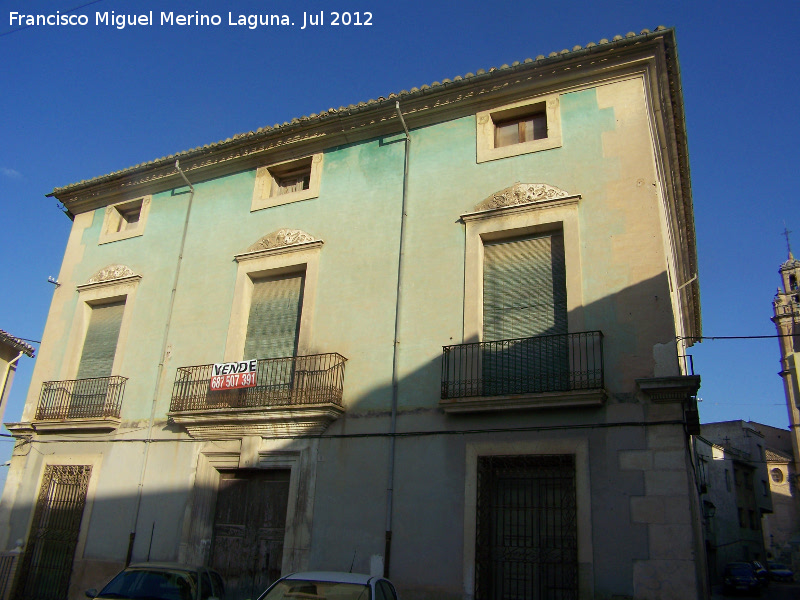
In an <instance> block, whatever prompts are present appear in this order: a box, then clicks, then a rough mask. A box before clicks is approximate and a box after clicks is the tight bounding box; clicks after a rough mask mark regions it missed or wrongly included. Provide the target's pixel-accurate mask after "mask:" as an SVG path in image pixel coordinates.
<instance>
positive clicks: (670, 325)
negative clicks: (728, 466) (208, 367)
mask: <svg viewBox="0 0 800 600" xmlns="http://www.w3.org/2000/svg"><path fill="white" fill-rule="evenodd" d="M560 111H561V127H562V145H561V146H560V147H558V148H553V149H549V150H546V151H542V152H534V153H530V154H523V155H519V156H514V157H510V158H506V159H503V160H493V161H488V162H483V163H480V164H478V163H477V162H476V158H475V147H476V123H475V118H474V116H466V117H458V118H453V119H452V120H449V121H445V122H442V123H439V124H436V125H431V126H427V127H423V128H420V129H414V130H412V132H411V142H410V159H409V161H410V164H409V171H408V173H409V176H408V195H407V207H406V210H407V214H408V218H407V223H406V240H405V243H406V245H405V255H404V257H403V273H402V276H403V288H402V295H401V305H400V329H399V346H398V348H399V350H398V351H399V363H398V364H399V372H398V378H399V382H400V384H399V392H398V400H399V410H400V417H399V421H398V430H399V431H401V432H403V431H405V432H419V431H427V432H436V431H439V432H444V433H441V434H437V435H433V434H431V435H426V436H421V435H414V436H409V437H403V438H399V439H398V442H397V450H396V477H395V498H396V500H395V512H394V517H393V527H394V531H395V534H394V535H395V537H394V542H393V550H392V552H393V554H392V558H391V560H392V573H393V576H394V578H395V579H396V581H397V583H398V586H399V587H400V589H401V593H403V592H406V591H407V592H408V594H409V597H416V598H424V597H429V598H433V597H436V598H446V597H453V598H456V597H462V594H464V593H468V592H465V590H468V589H469V583H468V581H467V580H466V579H465V571H464V567H463V564H462V563H463V559H464V556H463V555H464V541H465V538H464V533H463V532H464V530H465V514H466V513H465V511H466V508H465V507H466V505H467V504H466V502H467V500H466V499H465V476H466V473H467V447H468V445H469V444H473V443H475V444H484V446H481V447H486V446H485V445H486V444H490V445H491V444H494V443H497V444H501V445H502V444H506V443H510V444H514V443H518V442H522V441H529V440H531V439H536V440H538V441H540V442H541V443H542V444H544V446H542V447H546V446H547V443H552V444H554V447H556V446H558V444H559V443H562V442H563V440H567V441H569V442H570V443H575V444H578V443H579V444H581V445H582V446H581V447H585V448H586V456H587V463H586V467H585V471H583V472H581V473H579V474H578V475H579V477H581V478H582V480H583V481H585V482H586V490H587V491H588V496H587V497H588V498H589V500H588V504H587V503H586V502H584V504H582V505H581V506H579V510H581V511H590V512H591V520H590V525H591V532H589V531H588V530H587V528H586V527H585V526H583V528H582V529H581V530H580V531H579V537H580V540H581V552H582V553H583V554H582V559H581V565H582V566H581V578H582V584H581V585H582V586H584V587H583V588H582V589H590V590H594V593H595V596H596V597H597V598H611V597H612V596H614V597H623V598H624V597H636V598H643V599H644V598H654V599H655V598H690V597H693V596H692V595H693V594H694V593H695V591H696V589H697V586H696V582H695V581H694V579H695V577H696V573H695V567H694V563H693V561H694V555H693V552H694V550H693V545H692V543H693V529H692V527H693V524H692V523H693V512H692V508H691V506H690V502H689V494H690V492H691V482H690V481H689V479H688V476H687V472H688V467H687V463H686V452H687V446H686V438H685V436H684V434H683V429H682V426H681V425H680V424H676V423H678V421H679V420H680V419H682V414H681V411H680V408H679V406H680V405H678V408H676V407H675V406H674V405H653V404H650V403H649V402H647V401H645V400H644V399H643V398H642V397H641V396H640V395H637V391H636V384H635V379H636V378H643V377H653V376H654V375H656V361H657V360H658V362H659V365H660V366H659V373H658V374H659V375H678V374H679V373H678V370H677V360H675V361H674V362H673V361H672V360H670V359H669V357H667V359H666V360H665V359H664V345H669V344H671V346H672V354H675V350H674V347H675V345H674V340H675V336H676V320H675V319H676V317H675V315H674V314H673V300H672V298H673V295H674V290H671V288H670V275H669V269H670V267H669V261H668V257H667V254H668V250H667V249H668V248H669V245H668V244H667V243H666V241H665V233H664V230H663V222H664V221H665V217H664V214H663V211H664V205H663V198H662V195H661V194H662V189H663V182H662V181H660V179H659V174H658V169H657V167H656V156H655V148H656V146H657V141H656V140H655V139H654V138H653V133H652V129H651V123H650V119H651V115H650V109H649V107H648V103H647V100H646V97H645V77H644V75H642V74H638V75H632V76H629V77H627V78H622V79H619V80H609V81H606V82H604V83H602V84H601V85H597V86H596V87H588V88H570V89H568V90H564V92H563V93H562V94H561V96H560ZM403 152H404V142H403V137H402V136H398V135H389V136H384V137H381V138H376V139H372V140H368V141H365V142H359V143H355V144H351V145H344V146H339V147H334V148H327V149H325V156H324V161H323V167H322V175H321V180H320V191H319V197H317V198H314V199H309V200H305V201H301V202H293V203H291V204H286V205H280V206H275V207H272V208H269V209H266V210H258V211H255V212H251V210H250V208H251V202H252V197H253V188H254V185H255V178H256V171H255V169H252V170H246V171H242V172H239V173H236V174H233V175H229V176H226V177H224V178H218V179H211V180H208V181H197V182H193V185H194V188H195V191H194V194H193V195H192V194H190V193H189V190H188V188H180V189H177V190H172V191H168V192H161V193H156V194H153V195H152V199H151V204H150V212H149V216H148V221H147V224H146V228H145V230H144V231H143V234H142V235H141V236H139V237H134V238H129V239H124V240H119V241H115V242H109V243H104V244H99V241H100V238H101V233H102V223H103V209H102V208H100V209H97V210H96V211H94V212H93V213H85V214H79V215H77V216H76V218H75V223H74V226H73V230H72V233H71V235H70V238H69V241H68V245H67V250H66V253H65V258H64V262H63V265H62V269H61V272H60V274H59V280H60V281H61V283H62V285H61V286H60V287H59V288H57V290H56V292H55V295H54V299H53V304H52V306H51V310H50V314H49V317H48V323H47V327H46V330H45V334H44V339H43V343H42V352H41V353H40V358H39V360H38V361H37V365H36V368H35V371H34V374H33V381H32V384H31V388H30V391H29V394H28V401H27V404H26V408H25V412H24V414H23V420H31V419H32V418H33V415H34V413H35V409H36V403H37V401H38V391H39V388H40V387H41V383H42V382H43V381H48V380H51V379H67V378H70V377H72V376H74V374H73V375H71V374H70V372H69V371H70V368H68V367H67V366H65V365H66V364H67V358H68V357H67V356H66V354H67V353H68V348H69V340H70V336H71V335H72V336H74V333H73V332H72V328H73V327H75V325H74V322H73V320H74V315H75V314H76V310H78V309H79V308H80V307H79V304H78V303H79V302H80V300H79V298H78V294H77V293H76V287H77V286H78V285H81V284H84V283H85V282H86V281H87V280H88V279H89V278H90V277H91V276H92V275H93V274H94V273H96V272H97V271H99V270H100V269H102V268H104V267H106V266H108V265H110V264H124V265H126V266H128V267H130V269H132V270H133V272H134V273H136V274H137V275H140V276H141V280H140V281H139V283H138V287H137V290H136V299H135V304H133V305H132V306H130V307H128V308H130V309H131V310H132V314H131V315H130V319H131V321H130V323H131V325H130V333H129V334H128V336H127V338H126V340H125V341H124V344H125V348H124V357H123V358H122V359H121V360H120V361H119V364H118V365H117V364H115V369H117V368H118V369H119V373H118V374H120V375H124V376H126V377H129V381H128V384H127V386H126V390H125V399H124V403H123V408H122V425H121V426H120V428H119V429H118V430H117V432H115V433H114V434H113V435H105V434H97V435H91V436H88V437H86V438H85V440H86V441H83V442H80V443H76V442H75V441H74V440H70V441H67V440H66V439H63V438H58V439H60V440H62V441H61V442H59V443H58V444H56V443H48V444H46V447H47V451H48V453H50V454H51V455H52V456H53V457H54V458H53V460H59V459H60V457H61V456H65V455H69V454H73V453H76V452H78V453H85V454H91V455H92V456H95V457H99V458H97V460H98V461H99V462H98V464H102V470H100V469H97V470H96V471H93V474H92V477H93V479H96V480H97V483H96V484H95V485H96V488H95V489H94V491H93V494H94V495H93V503H94V507H93V509H92V511H91V514H90V515H89V516H86V518H85V522H84V524H83V525H82V528H85V532H84V536H85V544H84V546H82V547H81V549H80V553H79V554H77V555H76V558H77V562H76V571H75V580H74V582H73V583H74V586H73V587H74V589H75V590H77V589H79V588H80V586H81V585H85V587H94V586H95V585H97V584H98V582H97V581H96V579H97V578H101V576H102V577H105V576H106V575H107V574H108V573H110V572H112V568H111V567H112V565H114V564H118V563H119V561H120V560H122V559H124V554H125V550H126V549H127V543H128V532H129V531H130V528H131V523H132V513H133V512H134V507H135V505H136V495H137V484H138V477H139V473H140V470H141V465H142V460H143V456H144V443H143V442H141V441H137V440H140V439H141V438H142V437H144V432H145V431H147V429H146V427H147V426H148V421H149V417H150V415H151V411H153V414H154V416H155V420H154V424H153V435H154V436H155V437H156V438H159V439H160V440H164V439H166V440H174V443H168V442H163V441H159V442H154V443H152V444H151V448H150V451H149V455H148V461H147V468H146V470H145V475H144V480H143V487H142V504H141V509H140V513H139V526H138V530H137V531H138V533H137V538H136V543H135V546H134V558H135V559H142V558H145V557H146V556H147V554H148V552H149V553H150V557H151V558H153V559H175V558H178V557H179V548H183V547H182V546H180V544H181V543H182V542H181V541H182V540H185V539H187V538H186V529H187V527H189V525H188V524H187V523H188V522H190V521H191V518H192V517H191V515H192V514H193V513H192V510H193V509H194V508H195V507H196V506H199V502H200V501H199V500H195V499H193V498H194V497H193V496H192V486H193V485H196V479H195V477H196V475H197V472H198V468H199V467H198V464H199V462H198V461H199V460H200V455H201V444H199V443H197V442H194V441H191V440H189V439H188V438H187V436H186V434H185V433H183V432H182V431H181V430H180V429H179V428H177V427H176V426H174V425H173V424H170V423H169V422H168V420H167V411H168V410H169V404H170V398H171V392H172V384H173V381H174V380H175V373H176V369H177V368H179V367H183V366H192V365H200V364H208V363H213V362H217V361H220V360H221V359H222V356H223V354H224V353H225V348H226V344H227V341H228V340H227V336H228V332H229V321H230V316H231V310H232V306H233V304H234V288H235V285H234V284H235V280H236V273H237V266H236V262H235V260H234V256H235V255H236V254H239V253H242V252H244V251H245V250H246V249H247V247H248V246H250V245H251V244H252V243H254V242H256V241H257V240H258V239H259V238H261V237H262V236H264V235H266V234H268V233H271V232H273V231H276V230H278V229H281V228H291V229H300V230H302V231H305V232H307V233H309V234H311V235H312V236H313V237H314V238H316V239H319V240H322V241H323V242H324V244H323V246H322V249H321V250H320V255H319V256H320V258H319V275H318V280H317V282H316V301H315V303H314V309H313V314H304V315H303V317H302V318H303V319H304V320H306V319H308V320H310V331H311V333H310V338H309V339H310V342H309V344H310V348H309V353H316V352H320V353H321V352H339V353H340V354H342V355H344V356H346V357H347V358H348V362H347V367H346V374H345V386H344V404H345V408H346V412H345V414H344V416H342V417H341V418H339V419H338V420H337V421H335V422H334V423H333V424H332V425H331V426H330V427H329V430H328V432H326V433H327V434H328V435H330V436H346V435H351V434H364V433H366V434H371V437H365V438H352V437H330V438H326V439H322V440H320V442H319V446H318V449H315V450H314V453H312V454H309V455H308V457H313V458H309V460H312V459H313V460H315V461H316V475H315V481H314V489H313V499H314V500H313V505H314V511H313V518H312V517H311V516H309V517H308V519H307V520H306V526H307V527H308V534H307V536H305V534H303V535H304V536H305V537H303V536H300V537H298V539H301V538H302V539H303V540H305V541H303V542H302V544H307V546H303V547H302V548H300V549H301V550H302V552H300V553H298V554H297V556H299V557H300V558H298V564H301V565H302V566H304V567H307V568H320V569H323V568H324V569H340V570H348V569H349V565H350V562H351V561H353V560H354V561H355V562H354V564H355V567H354V569H355V570H362V571H363V570H369V567H370V564H371V560H372V558H373V557H381V559H384V558H385V557H383V553H384V531H385V526H386V505H385V498H386V482H387V466H388V461H389V457H388V451H389V443H388V438H387V437H385V436H384V435H383V434H384V433H385V432H387V431H388V430H389V419H388V413H389V410H390V404H391V392H392V390H391V373H392V350H393V335H394V329H393V327H394V316H395V312H394V311H395V300H396V283H397V279H396V276H397V264H398V251H399V231H400V213H401V201H402V178H403ZM515 182H523V183H547V184H550V185H553V186H556V187H558V188H561V189H563V190H566V191H568V192H569V193H570V194H579V195H580V200H579V202H578V208H577V210H578V225H579V235H578V237H577V240H576V243H577V248H572V249H570V251H571V252H575V253H576V255H577V256H578V258H579V260H578V261H577V264H578V265H579V270H578V272H576V273H570V274H569V277H573V278H576V279H577V280H578V281H579V284H580V285H579V289H580V297H579V298H571V299H570V303H571V305H572V306H573V309H572V310H571V311H570V314H569V324H570V330H571V331H587V330H601V331H603V333H604V336H605V337H604V359H605V381H606V390H607V393H608V399H607V403H606V405H605V406H602V407H596V408H584V409H569V410H548V411H541V412H537V411H528V412H524V413H488V414H478V415H465V416H453V415H445V414H444V413H443V412H442V411H441V410H440V409H439V406H438V402H439V391H440V374H441V370H440V369H441V367H440V357H441V351H442V346H443V345H449V344H457V343H461V342H462V341H464V337H465V317H464V296H465V293H466V292H465V283H464V281H465V273H464V255H465V251H466V249H465V225H464V223H463V221H461V220H460V219H459V215H461V214H464V213H466V212H469V211H471V210H473V209H474V207H475V206H476V205H477V204H478V203H479V202H480V201H482V200H483V199H484V198H486V197H487V196H489V195H490V194H492V193H494V192H497V191H499V190H502V189H504V188H506V187H508V186H510V185H513V184H514V183H515ZM190 199H191V203H192V204H191V213H190V214H189V216H188V221H186V219H187V211H188V207H189V201H190ZM547 218H548V217H547V215H546V214H545V216H544V217H543V219H545V220H546V219H547ZM550 218H552V216H551V217H550ZM185 222H186V223H187V224H186V227H187V238H186V246H185V248H184V251H183V260H182V262H181V263H180V276H179V279H178V283H177V288H176V291H175V296H174V310H173V313H172V319H171V321H170V322H169V323H168V324H167V322H166V321H167V314H168V307H169V303H170V292H171V290H172V286H173V282H174V279H175V274H176V269H177V268H178V254H179V242H180V239H181V234H182V231H183V227H184V223H185ZM509 223H510V225H509V233H513V230H514V227H515V226H514V223H513V221H510V222H509ZM553 224H557V222H554V223H553ZM165 336H166V337H165ZM162 345H163V346H164V347H165V348H166V353H165V354H164V355H163V356H161V348H162ZM160 363H162V364H163V369H162V370H161V371H160V370H159V364H160ZM665 365H666V366H665ZM159 373H161V375H160V376H159ZM660 421H668V422H669V423H670V425H663V426H662V425H658V424H657V422H660ZM628 423H636V426H631V425H629V424H628ZM525 426H531V427H533V426H535V427H540V428H542V430H541V431H538V432H537V433H535V434H533V433H519V432H516V433H515V432H494V433H469V434H467V433H464V432H465V431H475V430H478V431H480V430H482V429H500V430H502V429H512V428H519V427H525ZM572 428H574V431H573V430H572ZM112 440H113V441H112ZM51 441H53V440H52V439H51ZM122 442H127V443H122ZM258 443H265V442H263V441H262V442H258V441H256V444H258ZM271 443H272V444H273V446H274V447H273V448H272V451H274V452H279V451H280V449H281V448H282V447H283V446H284V445H285V447H286V449H287V451H288V448H289V446H290V445H291V444H290V441H285V442H281V441H280V440H273V441H272V442H271ZM43 445H44V444H43ZM42 464H43V462H42V457H41V455H39V454H38V453H37V452H31V451H29V450H28V451H23V450H19V451H18V452H17V453H16V454H15V457H14V463H13V465H12V470H11V473H10V474H9V480H10V481H17V482H19V488H18V489H17V490H14V491H9V489H8V487H7V488H6V492H5V493H4V496H3V503H4V507H8V510H9V511H10V512H7V513H5V514H10V515H12V516H11V517H9V519H8V520H6V521H3V523H0V526H3V527H5V528H6V533H5V535H4V536H3V538H2V539H3V540H5V543H6V544H8V543H10V542H9V540H11V541H13V539H14V538H15V537H25V535H26V532H27V525H26V523H29V522H30V514H31V507H32V504H33V501H34V500H33V499H34V498H35V496H36V493H37V487H36V486H37V481H38V480H39V479H38V473H40V472H41V469H42ZM196 502H197V504H195V503H196ZM583 514H585V513H583ZM187 515H188V516H187ZM0 531H2V530H0ZM151 532H152V544H150V543H149V540H150V537H151V535H150V533H151ZM620 532H622V534H620ZM306 538H307V539H306ZM298 544H299V546H298V547H300V546H301V545H302V544H301V543H300V542H298ZM296 549H297V548H287V549H286V551H287V552H293V551H294V550H296ZM306 550H308V551H307V552H306ZM180 552H187V553H191V552H195V553H196V554H197V553H199V552H200V550H198V549H192V548H183V549H182V550H180ZM353 556H355V559H353ZM420 557H423V558H424V560H420ZM83 589H85V588H83Z"/></svg>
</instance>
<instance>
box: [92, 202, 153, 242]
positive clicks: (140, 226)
mask: <svg viewBox="0 0 800 600" xmlns="http://www.w3.org/2000/svg"><path fill="white" fill-rule="evenodd" d="M149 209H150V196H145V197H144V198H137V199H136V200H129V201H127V202H120V203H119V204H112V205H111V206H107V207H106V211H105V215H104V217H103V230H102V231H101V232H100V240H99V243H100V244H105V243H108V242H116V241H118V240H124V239H127V238H131V237H136V236H140V235H142V234H143V233H144V226H145V222H146V221H147V215H148V212H149Z"/></svg>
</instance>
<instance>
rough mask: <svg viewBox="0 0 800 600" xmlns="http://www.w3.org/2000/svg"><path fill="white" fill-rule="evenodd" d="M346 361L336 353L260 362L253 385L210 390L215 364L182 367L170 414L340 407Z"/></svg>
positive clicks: (173, 391) (178, 375)
mask: <svg viewBox="0 0 800 600" xmlns="http://www.w3.org/2000/svg"><path fill="white" fill-rule="evenodd" d="M346 360H347V359H346V358H345V357H344V356H342V355H341V354H337V353H328V354H314V355H311V356H289V357H287V358H269V359H261V360H259V361H258V373H257V376H256V385H255V386H254V387H249V388H242V389H233V390H212V389H211V376H212V369H213V367H214V365H200V366H196V367H181V368H180V369H178V372H177V374H176V376H175V385H174V387H173V388H172V403H171V405H170V411H171V412H183V411H207V410H215V409H226V408H259V407H270V406H272V407H274V406H303V405H309V404H336V405H337V406H341V405H342V388H343V386H344V363H345V361H346Z"/></svg>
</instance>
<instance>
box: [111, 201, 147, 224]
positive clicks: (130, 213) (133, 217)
mask: <svg viewBox="0 0 800 600" xmlns="http://www.w3.org/2000/svg"><path fill="white" fill-rule="evenodd" d="M117 210H118V211H119V225H117V231H126V230H128V229H136V227H138V226H139V217H141V215H142V204H141V202H140V203H138V204H137V205H136V206H133V207H131V208H125V209H117Z"/></svg>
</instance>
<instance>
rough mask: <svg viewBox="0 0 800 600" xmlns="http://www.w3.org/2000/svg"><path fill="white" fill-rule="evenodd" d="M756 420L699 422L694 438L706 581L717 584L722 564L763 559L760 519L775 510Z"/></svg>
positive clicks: (764, 449)
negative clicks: (699, 432) (702, 518)
mask: <svg viewBox="0 0 800 600" xmlns="http://www.w3.org/2000/svg"><path fill="white" fill-rule="evenodd" d="M760 428H761V426H760V425H759V424H758V423H752V422H749V421H726V422H722V423H703V425H702V426H701V435H700V436H697V437H696V438H695V453H696V454H695V455H696V457H697V463H696V464H697V481H698V490H699V492H700V499H701V501H702V503H703V517H704V520H705V531H706V556H707V562H708V568H709V575H710V579H711V581H712V582H713V583H721V575H722V572H723V569H724V567H725V565H726V564H727V563H729V562H737V561H748V562H749V561H753V560H760V561H762V562H763V561H764V560H765V559H766V558H767V555H768V550H769V548H767V547H765V544H764V538H765V535H764V523H765V522H766V519H767V518H769V517H770V516H771V515H772V513H773V496H772V492H771V487H770V484H769V474H768V469H767V462H766V457H767V452H768V449H767V445H766V444H767V443H766V440H765V437H764V435H763V434H762V432H761V431H760Z"/></svg>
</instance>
